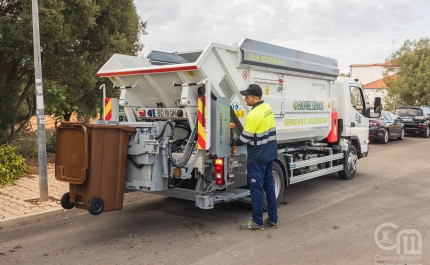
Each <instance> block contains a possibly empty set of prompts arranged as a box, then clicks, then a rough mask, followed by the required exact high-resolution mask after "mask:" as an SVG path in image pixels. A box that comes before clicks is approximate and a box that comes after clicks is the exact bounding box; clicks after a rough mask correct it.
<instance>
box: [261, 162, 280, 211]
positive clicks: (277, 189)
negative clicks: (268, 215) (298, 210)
mask: <svg viewBox="0 0 430 265" xmlns="http://www.w3.org/2000/svg"><path fill="white" fill-rule="evenodd" d="M272 174H273V184H274V186H275V194H276V206H278V205H279V204H280V203H281V201H282V198H283V197H284V185H285V176H284V172H282V169H281V167H280V166H279V164H278V163H276V162H274V163H273V169H272ZM263 207H264V210H265V211H267V200H266V196H264V206H263Z"/></svg>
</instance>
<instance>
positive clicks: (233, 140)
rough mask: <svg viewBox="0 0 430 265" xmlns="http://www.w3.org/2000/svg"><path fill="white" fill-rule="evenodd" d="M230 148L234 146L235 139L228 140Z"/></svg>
mask: <svg viewBox="0 0 430 265" xmlns="http://www.w3.org/2000/svg"><path fill="white" fill-rule="evenodd" d="M230 146H236V139H234V138H231V139H230Z"/></svg>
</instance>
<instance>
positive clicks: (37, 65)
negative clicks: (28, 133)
mask: <svg viewBox="0 0 430 265" xmlns="http://www.w3.org/2000/svg"><path fill="white" fill-rule="evenodd" d="M32 11H33V46H34V78H35V91H36V115H37V138H38V149H37V151H38V155H39V192H40V201H41V202H45V201H47V200H49V196H48V171H47V169H46V135H45V117H44V115H45V111H44V106H43V86H42V62H41V56H40V35H39V7H38V4H37V0H32Z"/></svg>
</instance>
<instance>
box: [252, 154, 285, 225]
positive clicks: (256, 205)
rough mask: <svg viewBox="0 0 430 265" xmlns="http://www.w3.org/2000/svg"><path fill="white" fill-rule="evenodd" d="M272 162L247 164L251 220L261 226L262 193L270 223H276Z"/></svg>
mask: <svg viewBox="0 0 430 265" xmlns="http://www.w3.org/2000/svg"><path fill="white" fill-rule="evenodd" d="M272 167H273V161H271V162H266V163H248V165H247V171H248V183H249V188H250V191H251V201H252V211H253V214H252V220H253V221H254V222H255V223H256V224H259V225H263V205H264V193H266V199H267V211H268V214H269V219H270V221H272V222H278V209H277V206H276V194H275V186H274V184H273V174H272Z"/></svg>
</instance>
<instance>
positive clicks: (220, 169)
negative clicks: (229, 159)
mask: <svg viewBox="0 0 430 265" xmlns="http://www.w3.org/2000/svg"><path fill="white" fill-rule="evenodd" d="M215 183H216V185H218V186H220V185H223V184H224V159H222V158H217V159H215Z"/></svg>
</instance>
